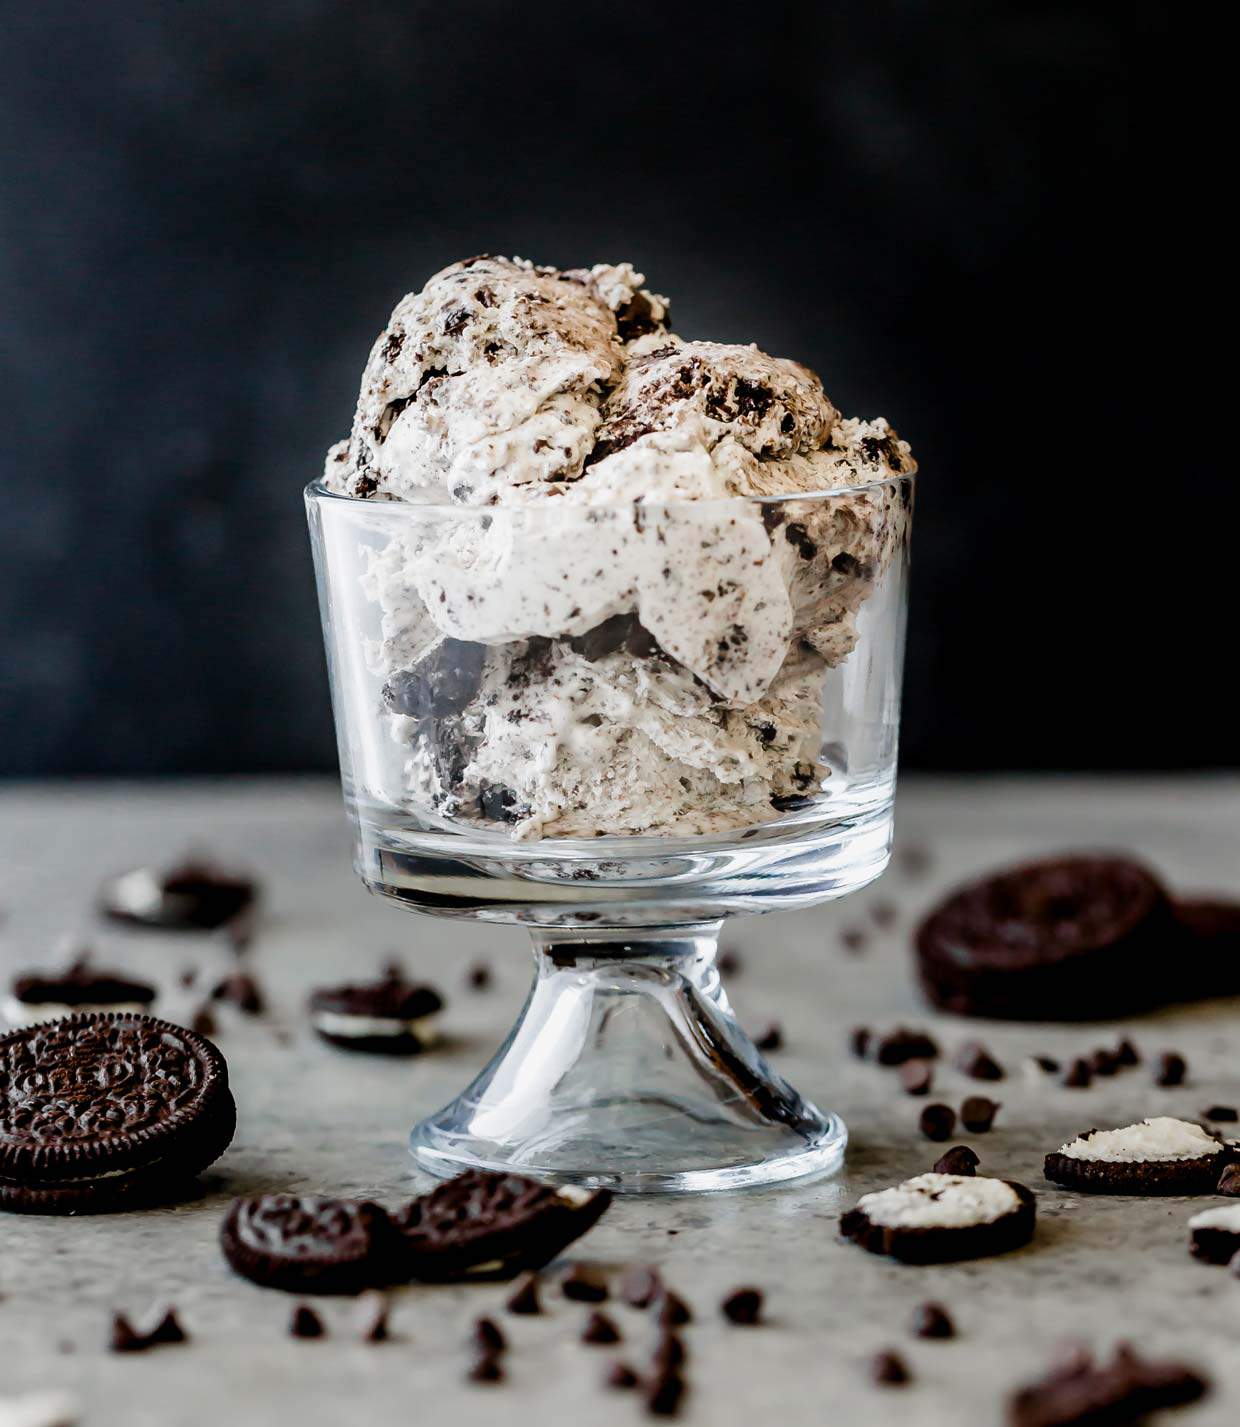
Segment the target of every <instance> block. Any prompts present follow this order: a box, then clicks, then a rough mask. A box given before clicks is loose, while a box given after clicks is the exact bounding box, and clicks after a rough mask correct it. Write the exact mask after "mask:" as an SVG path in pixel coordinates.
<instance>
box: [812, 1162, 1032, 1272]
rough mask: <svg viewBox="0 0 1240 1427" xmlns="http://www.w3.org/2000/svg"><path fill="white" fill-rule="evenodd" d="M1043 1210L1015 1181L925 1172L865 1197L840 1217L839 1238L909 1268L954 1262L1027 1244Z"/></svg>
mask: <svg viewBox="0 0 1240 1427" xmlns="http://www.w3.org/2000/svg"><path fill="white" fill-rule="evenodd" d="M1036 1212H1037V1211H1036V1202H1035V1200H1034V1197H1033V1194H1032V1193H1031V1192H1030V1191H1029V1190H1028V1189H1026V1188H1025V1186H1024V1185H1023V1184H1016V1183H1014V1182H1013V1181H1011V1180H1007V1179H988V1178H985V1177H983V1176H981V1175H975V1176H974V1175H958V1174H935V1173H930V1174H919V1175H918V1176H917V1177H916V1178H915V1179H906V1180H905V1181H904V1183H903V1184H897V1185H896V1186H895V1187H894V1188H892V1189H883V1190H880V1191H879V1192H878V1193H876V1194H864V1195H862V1197H861V1198H860V1199H859V1200H858V1201H857V1206H856V1208H855V1209H850V1210H849V1211H848V1213H847V1214H845V1215H844V1217H843V1218H842V1219H841V1220H840V1233H841V1234H842V1235H843V1236H844V1238H846V1239H851V1240H852V1242H853V1243H855V1244H860V1246H861V1247H862V1248H863V1249H866V1250H867V1251H868V1252H869V1253H872V1254H889V1255H890V1256H891V1257H892V1258H894V1259H899V1260H900V1261H901V1262H902V1263H915V1264H926V1263H950V1262H954V1261H955V1260H958V1259H971V1258H982V1257H986V1256H988V1255H990V1254H1002V1253H1007V1251H1008V1250H1009V1249H1017V1248H1020V1247H1021V1246H1022V1245H1024V1244H1027V1243H1028V1242H1029V1240H1030V1239H1031V1238H1032V1237H1033V1231H1034V1227H1035V1223H1036Z"/></svg>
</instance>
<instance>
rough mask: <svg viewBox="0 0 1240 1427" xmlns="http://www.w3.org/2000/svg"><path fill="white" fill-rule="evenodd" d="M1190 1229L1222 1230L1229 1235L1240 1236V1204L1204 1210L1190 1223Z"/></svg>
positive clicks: (1220, 1205)
mask: <svg viewBox="0 0 1240 1427" xmlns="http://www.w3.org/2000/svg"><path fill="white" fill-rule="evenodd" d="M1188 1227H1189V1228H1190V1229H1222V1230H1223V1232H1224V1233H1227V1234H1240V1204H1219V1205H1218V1206H1216V1207H1215V1208H1213V1209H1203V1210H1202V1211H1201V1212H1200V1213H1199V1214H1194V1215H1193V1217H1192V1218H1191V1219H1190V1220H1189V1221H1188Z"/></svg>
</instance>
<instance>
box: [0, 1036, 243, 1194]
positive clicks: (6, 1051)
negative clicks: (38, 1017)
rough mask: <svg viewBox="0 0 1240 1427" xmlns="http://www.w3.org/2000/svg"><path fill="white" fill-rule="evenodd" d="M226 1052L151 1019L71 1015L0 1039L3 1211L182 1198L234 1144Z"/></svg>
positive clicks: (233, 1108)
mask: <svg viewBox="0 0 1240 1427" xmlns="http://www.w3.org/2000/svg"><path fill="white" fill-rule="evenodd" d="M236 1123H237V1111H236V1106H235V1105H234V1104H233V1097H232V1092H231V1091H230V1090H229V1088H228V1068H227V1066H226V1065H225V1063H224V1058H223V1056H222V1055H221V1054H220V1053H219V1051H218V1050H217V1049H216V1048H215V1046H213V1045H212V1044H211V1042H210V1041H209V1040H207V1039H206V1038H205V1037H203V1036H200V1035H198V1034H197V1033H196V1032H194V1031H190V1030H186V1029H185V1027H183V1026H174V1025H173V1024H172V1023H171V1022H169V1021H159V1020H155V1019H154V1018H153V1017H151V1016H141V1015H72V1016H67V1017H65V1018H64V1019H63V1020H58V1021H50V1022H47V1023H46V1024H43V1025H38V1026H33V1027H30V1028H28V1029H26V1030H19V1031H12V1032H10V1033H9V1034H8V1035H6V1036H4V1037H0V1208H2V1209H8V1210H12V1211H16V1212H19V1213H28V1214H90V1213H102V1212H105V1211H109V1210H117V1209H127V1208H130V1207H136V1206H138V1205H146V1204H151V1203H159V1202H162V1201H164V1200H167V1199H172V1198H175V1197H176V1196H177V1195H178V1194H180V1193H183V1192H184V1191H185V1189H186V1187H187V1185H188V1183H189V1182H190V1181H191V1180H192V1179H193V1177H194V1176H195V1175H196V1174H198V1173H199V1172H200V1171H201V1170H203V1169H205V1168H206V1167H207V1166H208V1165H209V1164H211V1163H212V1162H213V1161H214V1160H216V1159H218V1158H219V1157H220V1155H222V1154H223V1153H224V1151H225V1149H227V1148H228V1145H229V1142H230V1141H231V1140H232V1137H233V1131H234V1130H235V1128H236Z"/></svg>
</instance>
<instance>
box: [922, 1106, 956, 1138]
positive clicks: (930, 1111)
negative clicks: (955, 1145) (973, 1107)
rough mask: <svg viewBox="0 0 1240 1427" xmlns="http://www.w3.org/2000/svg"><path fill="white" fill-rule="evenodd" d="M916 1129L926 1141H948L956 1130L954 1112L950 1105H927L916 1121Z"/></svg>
mask: <svg viewBox="0 0 1240 1427" xmlns="http://www.w3.org/2000/svg"><path fill="white" fill-rule="evenodd" d="M917 1128H918V1129H919V1130H920V1131H921V1132H922V1134H923V1135H925V1137H926V1138H927V1139H928V1140H950V1139H951V1137H952V1131H953V1130H954V1129H955V1128H956V1112H955V1110H953V1109H952V1107H951V1106H950V1105H940V1104H935V1105H927V1106H926V1108H925V1109H924V1110H923V1111H922V1112H921V1115H920V1116H919V1118H918V1120H917Z"/></svg>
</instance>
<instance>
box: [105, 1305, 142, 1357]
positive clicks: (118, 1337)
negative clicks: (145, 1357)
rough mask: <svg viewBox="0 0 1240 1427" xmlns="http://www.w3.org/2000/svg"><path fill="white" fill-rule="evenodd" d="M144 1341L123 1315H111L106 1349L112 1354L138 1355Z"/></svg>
mask: <svg viewBox="0 0 1240 1427" xmlns="http://www.w3.org/2000/svg"><path fill="white" fill-rule="evenodd" d="M145 1347H146V1341H145V1339H144V1338H142V1337H140V1336H139V1335H138V1334H137V1333H135V1332H134V1330H133V1326H132V1324H131V1323H130V1322H129V1319H128V1318H126V1317H125V1315H124V1314H123V1313H114V1314H113V1315H112V1333H111V1337H110V1338H109V1339H108V1349H109V1351H110V1352H113V1353H140V1352H141V1351H142V1350H143V1349H144V1348H145Z"/></svg>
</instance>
